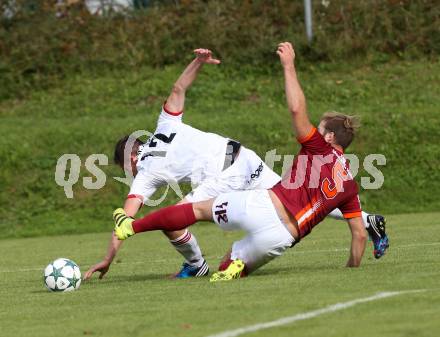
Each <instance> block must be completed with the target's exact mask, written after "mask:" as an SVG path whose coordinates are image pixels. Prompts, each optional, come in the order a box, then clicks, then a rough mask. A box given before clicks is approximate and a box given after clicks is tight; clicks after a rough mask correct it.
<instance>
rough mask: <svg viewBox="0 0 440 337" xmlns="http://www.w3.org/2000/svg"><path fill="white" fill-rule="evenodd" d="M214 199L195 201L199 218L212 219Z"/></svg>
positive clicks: (195, 208) (194, 208)
mask: <svg viewBox="0 0 440 337" xmlns="http://www.w3.org/2000/svg"><path fill="white" fill-rule="evenodd" d="M213 202H214V199H211V200H206V201H200V202H195V203H193V211H194V215H195V217H196V219H197V220H207V221H211V220H212V203H213Z"/></svg>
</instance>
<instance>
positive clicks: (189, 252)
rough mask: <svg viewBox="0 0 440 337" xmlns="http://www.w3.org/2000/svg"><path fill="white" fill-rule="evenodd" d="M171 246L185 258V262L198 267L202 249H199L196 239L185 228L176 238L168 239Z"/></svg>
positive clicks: (201, 257) (201, 258)
mask: <svg viewBox="0 0 440 337" xmlns="http://www.w3.org/2000/svg"><path fill="white" fill-rule="evenodd" d="M170 242H171V244H172V245H173V247H174V248H175V249H176V250H177V251H178V252H179V253H180V254H181V255H182V256H183V257H184V258H185V260H186V262H187V263H189V264H190V265H192V266H196V267H200V266H201V265H202V264H203V261H204V259H203V256H202V251H201V250H200V247H199V244H198V243H197V239H196V237H195V236H194V235H192V234H191V233H190V232H188V231H187V230H186V231H185V233H183V234H182V235H181V236H179V237H178V238H177V239H174V240H170Z"/></svg>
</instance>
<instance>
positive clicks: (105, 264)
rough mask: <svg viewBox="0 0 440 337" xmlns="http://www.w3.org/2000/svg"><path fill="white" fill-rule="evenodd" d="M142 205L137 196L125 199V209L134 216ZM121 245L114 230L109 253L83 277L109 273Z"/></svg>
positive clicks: (85, 278) (100, 275)
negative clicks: (97, 273)
mask: <svg viewBox="0 0 440 337" xmlns="http://www.w3.org/2000/svg"><path fill="white" fill-rule="evenodd" d="M141 206H142V201H141V200H139V199H137V198H133V199H127V200H126V201H125V205H124V210H125V212H126V214H127V215H128V216H131V217H134V216H135V215H136V213H137V212H138V210H139V208H140V207H141ZM121 245H122V241H120V240H118V238H117V236H116V235H115V232H112V236H111V238H110V241H109V243H108V247H107V253H106V255H105V257H104V259H103V260H102V261H101V262H98V263H97V264H95V265H93V266H92V267H90V269H89V270H87V271H86V272H85V274H84V277H83V279H84V280H88V279H90V278H91V277H92V275H93V274H94V273H96V272H99V278H100V279H102V278H103V277H104V276H105V274H107V272H108V270H109V268H110V265H111V264H112V262H113V259H114V258H115V256H116V254H117V253H118V251H119V249H120V248H121Z"/></svg>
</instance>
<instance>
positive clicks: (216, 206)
mask: <svg viewBox="0 0 440 337" xmlns="http://www.w3.org/2000/svg"><path fill="white" fill-rule="evenodd" d="M212 215H213V218H214V221H215V223H217V225H219V226H220V227H221V228H222V229H223V230H227V231H228V230H237V229H241V230H244V231H246V232H247V236H246V237H244V238H243V239H242V240H240V241H237V242H234V244H233V245H232V253H231V259H233V260H234V259H241V260H243V262H244V263H245V264H246V267H247V271H248V272H252V271H254V270H255V269H257V268H259V267H261V266H262V265H264V264H266V263H268V262H269V261H270V260H272V259H274V258H275V257H277V256H280V255H282V254H283V253H284V252H285V251H286V249H288V248H290V247H291V246H292V244H293V243H294V242H295V239H294V238H293V237H292V235H291V234H290V233H289V231H288V230H287V228H286V226H285V225H284V224H283V223H282V222H281V220H280V219H279V217H278V214H277V212H276V210H275V207H274V205H273V203H272V200H271V199H270V196H269V192H268V191H267V190H252V191H240V192H232V193H225V194H221V195H219V196H218V197H217V198H216V199H215V201H214V203H213V205H212Z"/></svg>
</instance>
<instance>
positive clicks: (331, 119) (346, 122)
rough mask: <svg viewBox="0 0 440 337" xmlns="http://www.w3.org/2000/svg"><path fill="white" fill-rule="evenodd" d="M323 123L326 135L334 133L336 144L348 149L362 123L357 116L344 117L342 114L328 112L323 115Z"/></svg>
mask: <svg viewBox="0 0 440 337" xmlns="http://www.w3.org/2000/svg"><path fill="white" fill-rule="evenodd" d="M321 121H323V122H324V129H325V132H324V134H326V133H328V132H333V133H334V135H335V139H336V143H337V144H338V145H340V146H342V148H343V149H346V148H347V147H348V146H349V145H350V144H351V142H352V141H353V138H354V135H355V133H356V131H357V129H358V128H359V127H360V121H359V118H358V117H357V116H349V115H344V114H342V113H340V112H334V111H330V112H326V113H324V115H322V118H321Z"/></svg>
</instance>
